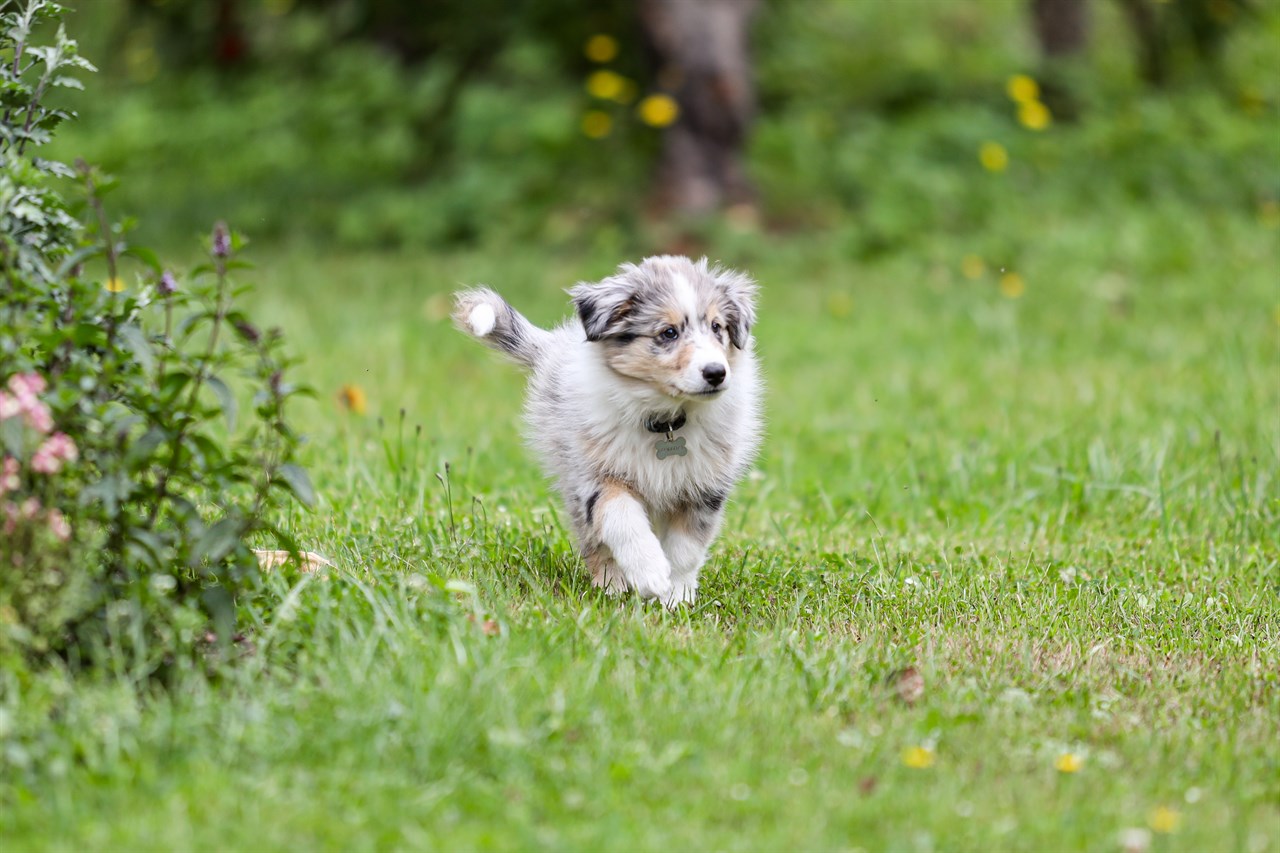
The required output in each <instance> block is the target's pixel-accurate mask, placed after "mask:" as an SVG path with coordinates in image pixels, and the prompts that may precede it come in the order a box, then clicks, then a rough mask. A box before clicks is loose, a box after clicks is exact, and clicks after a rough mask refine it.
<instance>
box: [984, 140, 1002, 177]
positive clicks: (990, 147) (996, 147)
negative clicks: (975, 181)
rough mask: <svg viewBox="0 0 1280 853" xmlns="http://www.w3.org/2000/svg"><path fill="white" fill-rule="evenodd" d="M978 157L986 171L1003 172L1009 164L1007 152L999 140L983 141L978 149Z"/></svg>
mask: <svg viewBox="0 0 1280 853" xmlns="http://www.w3.org/2000/svg"><path fill="white" fill-rule="evenodd" d="M978 159H979V160H981V161H982V168H984V169H986V170H987V171H988V172H1003V171H1004V170H1005V168H1006V167H1007V166H1008V165H1009V152H1008V151H1006V150H1004V146H1003V145H1001V144H1000V143H999V142H984V143H982V147H981V148H979V149H978Z"/></svg>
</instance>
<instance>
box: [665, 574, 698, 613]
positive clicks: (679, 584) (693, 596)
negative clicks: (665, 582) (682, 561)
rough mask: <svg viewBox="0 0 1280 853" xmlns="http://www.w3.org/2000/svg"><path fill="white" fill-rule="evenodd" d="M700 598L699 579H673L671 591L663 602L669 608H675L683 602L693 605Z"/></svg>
mask: <svg viewBox="0 0 1280 853" xmlns="http://www.w3.org/2000/svg"><path fill="white" fill-rule="evenodd" d="M697 599H698V582H697V581H673V582H672V584H671V592H670V593H668V594H667V595H665V596H664V597H663V599H662V603H663V604H664V605H666V608H667V609H668V610H675V609H676V608H677V607H679V606H680V605H681V604H688V605H690V606H692V605H693V603H694V602H695V601H697Z"/></svg>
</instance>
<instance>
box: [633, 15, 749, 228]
mask: <svg viewBox="0 0 1280 853" xmlns="http://www.w3.org/2000/svg"><path fill="white" fill-rule="evenodd" d="M758 5H759V3H758V2H757V0H698V2H691V0H639V12H640V23H641V26H642V27H643V29H644V32H645V35H646V37H647V39H648V43H649V46H650V48H651V49H652V51H653V54H654V56H655V58H656V60H657V66H658V70H657V80H658V84H659V85H660V86H661V87H662V88H663V89H666V90H668V91H670V92H672V93H673V94H674V96H675V99H676V103H677V104H678V105H679V108H680V112H679V116H678V118H677V119H676V121H675V123H674V124H673V125H672V126H671V127H669V128H668V129H667V132H666V135H665V137H664V139H663V144H662V153H661V155H660V160H659V164H658V170H657V186H656V188H655V199H656V201H657V203H658V205H659V207H661V208H663V209H669V210H674V211H678V212H681V213H692V214H702V213H709V212H711V211H714V210H716V209H718V208H720V207H724V206H727V205H734V204H742V203H749V202H751V201H752V200H753V199H754V196H755V193H754V191H753V189H752V187H751V184H750V181H749V180H748V179H747V175H746V169H745V167H744V165H743V159H742V155H743V150H744V148H745V146H746V141H747V135H748V133H749V132H750V128H751V120H752V118H753V115H754V113H755V88H754V84H753V81H752V75H751V59H750V54H749V50H748V35H749V29H750V23H751V18H752V16H753V15H754V13H755V11H756V8H757V7H758Z"/></svg>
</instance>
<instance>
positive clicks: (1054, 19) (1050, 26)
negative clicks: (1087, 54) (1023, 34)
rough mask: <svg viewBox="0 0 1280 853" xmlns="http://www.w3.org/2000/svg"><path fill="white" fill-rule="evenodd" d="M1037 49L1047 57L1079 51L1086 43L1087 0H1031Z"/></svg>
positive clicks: (1068, 54)
mask: <svg viewBox="0 0 1280 853" xmlns="http://www.w3.org/2000/svg"><path fill="white" fill-rule="evenodd" d="M1031 20H1032V24H1033V25H1034V27H1035V31H1036V38H1037V40H1039V42H1040V50H1041V51H1042V52H1043V53H1044V55H1045V56H1046V57H1048V58H1050V59H1052V58H1056V57H1061V56H1071V55H1074V54H1077V53H1080V52H1082V51H1083V50H1084V49H1085V48H1086V47H1087V46H1088V44H1089V6H1088V3H1087V2H1086V0H1031Z"/></svg>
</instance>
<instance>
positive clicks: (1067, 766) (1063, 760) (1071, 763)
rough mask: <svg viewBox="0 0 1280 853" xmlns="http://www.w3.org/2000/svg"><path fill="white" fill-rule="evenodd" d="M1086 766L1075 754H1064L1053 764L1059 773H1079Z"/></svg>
mask: <svg viewBox="0 0 1280 853" xmlns="http://www.w3.org/2000/svg"><path fill="white" fill-rule="evenodd" d="M1083 766H1084V759H1083V758H1081V757H1080V756H1078V755H1076V754H1075V753H1074V752H1064V753H1062V755H1059V756H1058V757H1057V758H1056V759H1055V760H1054V762H1053V769H1054V770H1057V771H1058V772H1059V773H1079V772H1080V768H1081V767H1083Z"/></svg>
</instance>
